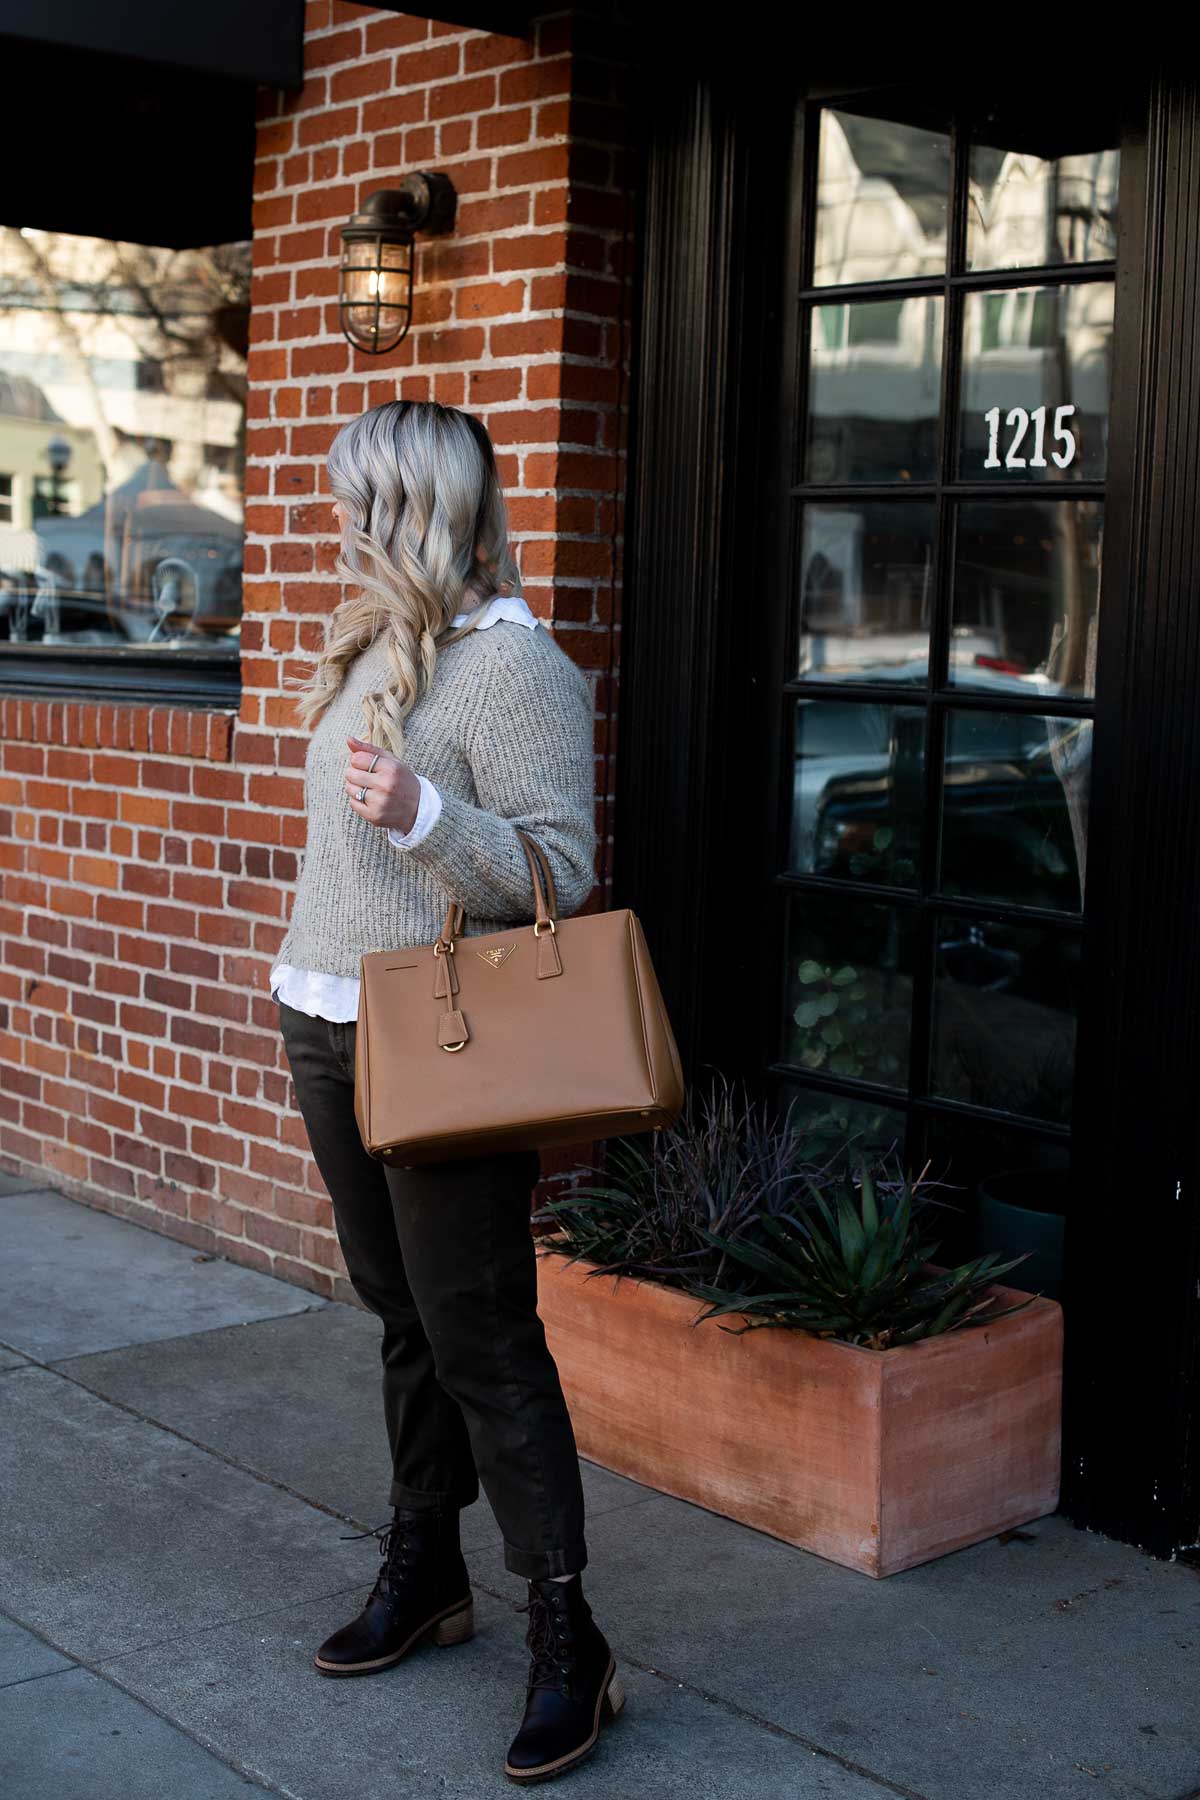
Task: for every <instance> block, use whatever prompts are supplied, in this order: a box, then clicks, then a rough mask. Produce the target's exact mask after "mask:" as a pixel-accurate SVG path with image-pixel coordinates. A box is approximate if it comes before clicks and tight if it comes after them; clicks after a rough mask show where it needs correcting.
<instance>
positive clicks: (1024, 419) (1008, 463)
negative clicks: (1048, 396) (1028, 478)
mask: <svg viewBox="0 0 1200 1800" xmlns="http://www.w3.org/2000/svg"><path fill="white" fill-rule="evenodd" d="M1004 423H1005V424H1006V425H1015V426H1016V428H1017V430H1016V435H1015V437H1014V438H1013V441H1012V443H1011V444H1010V445H1009V446H1008V455H1007V456H1006V457H1005V458H1004V466H1005V468H1006V469H1023V468H1024V467H1025V458H1024V457H1023V456H1018V455H1017V451H1018V449H1019V448H1020V444H1021V439H1022V438H1023V437H1024V436H1025V433H1026V432H1027V431H1028V430H1029V414H1028V413H1027V412H1026V411H1025V408H1024V407H1023V406H1014V407H1013V409H1012V411H1011V412H1010V413H1009V415H1008V417H1007V419H1005V421H1004Z"/></svg>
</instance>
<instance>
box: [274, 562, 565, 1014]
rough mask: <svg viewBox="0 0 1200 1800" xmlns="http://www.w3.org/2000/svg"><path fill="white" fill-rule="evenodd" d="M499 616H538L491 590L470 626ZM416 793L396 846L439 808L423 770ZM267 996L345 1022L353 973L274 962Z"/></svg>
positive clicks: (460, 616) (525, 621)
mask: <svg viewBox="0 0 1200 1800" xmlns="http://www.w3.org/2000/svg"><path fill="white" fill-rule="evenodd" d="M470 616H471V615H470V613H469V612H460V613H455V615H454V618H453V619H452V620H451V624H452V625H465V624H466V622H467V620H468V619H469V618H470ZM499 619H508V620H509V621H510V622H511V623H513V624H515V625H526V626H528V627H529V628H530V630H533V629H534V628H535V627H536V625H537V623H538V621H537V618H536V617H535V616H534V614H533V613H532V612H530V610H529V607H528V606H527V605H526V603H525V601H524V600H523V599H522V597H521V595H520V594H497V595H496V597H495V599H494V600H492V601H490V602H489V604H488V608H487V611H486V612H485V613H484V615H483V617H482V618H481V619H480V621H479V623H478V625H476V627H475V629H476V631H486V630H487V628H488V626H489V625H495V624H496V622H497V620H499ZM417 780H418V782H419V784H420V789H421V797H420V800H419V802H418V804H417V816H416V818H415V819H414V820H413V823H412V829H411V830H410V831H406V832H401V831H392V830H391V829H390V828H389V830H388V834H387V835H388V842H389V844H394V845H395V847H396V849H397V850H411V849H412V847H413V845H414V844H419V843H420V842H421V839H422V838H423V837H425V835H426V834H427V833H428V832H430V831H432V830H433V828H434V826H435V825H436V824H437V822H438V820H439V818H440V817H441V813H442V796H441V795H440V794H439V793H438V791H437V789H436V788H435V787H434V785H433V783H432V782H431V781H427V780H426V779H425V777H424V775H418V777H417ZM270 983H271V998H272V999H273V1000H282V1001H283V1002H284V1003H285V1004H286V1005H288V1006H294V1007H295V1009H296V1011H297V1012H305V1013H309V1014H311V1015H312V1016H313V1017H314V1018H318V1019H334V1020H338V1021H343V1022H344V1021H345V1020H348V1019H357V1017H358V977H357V976H346V975H328V974H326V973H325V971H324V970H323V969H298V968H296V967H295V966H294V965H293V964H291V963H276V964H275V967H274V968H273V969H272V970H271V975H270Z"/></svg>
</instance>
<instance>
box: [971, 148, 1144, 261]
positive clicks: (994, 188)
mask: <svg viewBox="0 0 1200 1800" xmlns="http://www.w3.org/2000/svg"><path fill="white" fill-rule="evenodd" d="M998 135H999V136H1000V137H1002V136H1003V133H1002V132H1001V133H1000V134H997V132H996V130H995V128H994V127H991V128H989V126H988V124H987V123H984V124H983V125H981V127H980V130H979V134H978V136H979V140H980V141H977V142H975V143H974V144H972V146H971V153H970V171H969V177H968V180H969V194H968V201H967V267H968V269H1024V268H1036V267H1037V266H1038V265H1039V264H1041V263H1087V262H1105V261H1109V260H1111V259H1112V258H1113V257H1115V256H1116V253H1117V184H1118V180H1119V178H1120V167H1121V165H1120V153H1119V152H1118V151H1116V150H1110V149H1098V150H1084V151H1081V152H1079V153H1077V154H1072V155H1062V156H1057V157H1054V156H1038V155H1035V154H1033V152H1032V151H1030V150H1027V149H1018V148H1009V147H1008V146H1007V145H1006V144H1005V143H1003V142H1002V141H996V140H997V136H998Z"/></svg>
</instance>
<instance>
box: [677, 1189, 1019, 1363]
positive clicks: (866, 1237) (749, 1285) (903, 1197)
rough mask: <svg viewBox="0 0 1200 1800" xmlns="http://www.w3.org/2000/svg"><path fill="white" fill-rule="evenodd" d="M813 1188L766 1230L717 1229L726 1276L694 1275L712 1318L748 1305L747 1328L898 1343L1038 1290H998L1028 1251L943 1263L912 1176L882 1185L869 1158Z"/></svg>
mask: <svg viewBox="0 0 1200 1800" xmlns="http://www.w3.org/2000/svg"><path fill="white" fill-rule="evenodd" d="M808 1199H809V1204H808V1205H807V1206H806V1207H805V1208H804V1209H803V1210H797V1211H795V1212H794V1213H792V1214H791V1215H790V1216H789V1217H766V1216H764V1217H763V1218H762V1219H761V1220H759V1221H758V1222H757V1223H758V1225H759V1226H760V1227H761V1229H759V1230H755V1231H743V1232H741V1233H739V1234H725V1235H722V1234H720V1233H717V1232H709V1233H708V1234H707V1235H708V1237H709V1241H710V1242H711V1244H712V1245H713V1248H714V1249H717V1250H719V1251H720V1252H721V1257H722V1272H723V1273H724V1274H725V1276H726V1279H725V1281H724V1282H723V1283H722V1282H720V1281H716V1282H712V1283H693V1284H691V1286H690V1290H689V1291H690V1292H692V1293H694V1294H696V1295H697V1296H698V1297H699V1298H700V1299H705V1300H708V1301H710V1302H711V1305H710V1306H709V1309H708V1311H707V1312H705V1313H703V1314H701V1319H711V1318H716V1317H718V1316H719V1315H722V1314H728V1313H735V1312H736V1313H741V1314H743V1315H745V1316H746V1323H745V1324H743V1325H742V1326H740V1327H738V1328H737V1329H739V1330H741V1331H749V1330H752V1329H754V1328H755V1327H756V1326H763V1325H789V1326H793V1327H795V1326H799V1327H800V1328H801V1329H803V1330H805V1331H811V1332H814V1333H816V1334H817V1335H819V1336H823V1337H836V1338H839V1339H841V1340H842V1341H843V1342H845V1343H850V1344H861V1345H863V1346H864V1347H865V1348H867V1349H870V1350H886V1349H890V1348H892V1347H894V1346H896V1345H900V1344H911V1343H915V1342H916V1341H917V1340H918V1339H920V1338H929V1337H937V1336H939V1335H940V1334H941V1333H942V1332H946V1331H953V1330H956V1329H958V1328H960V1327H962V1326H964V1325H970V1324H977V1323H984V1322H988V1323H990V1322H991V1321H992V1320H994V1319H999V1318H1003V1317H1004V1316H1005V1315H1006V1314H1007V1313H1010V1312H1017V1311H1019V1310H1020V1309H1021V1308H1022V1307H1024V1306H1027V1305H1029V1302H1030V1300H1031V1299H1032V1298H1033V1296H1032V1295H1030V1296H1027V1297H1026V1298H1025V1299H1022V1300H1020V1301H1017V1302H1015V1303H1014V1304H1013V1305H1011V1306H1000V1305H999V1304H998V1302H997V1300H996V1297H995V1295H994V1294H993V1293H992V1291H991V1290H992V1288H993V1286H994V1285H995V1284H996V1283H997V1282H998V1281H999V1279H1000V1277H1001V1276H1003V1275H1006V1274H1008V1272H1009V1271H1010V1270H1011V1269H1015V1268H1016V1266H1017V1264H1018V1263H1020V1262H1024V1260H1025V1258H1024V1256H1018V1257H1014V1258H1013V1259H1012V1260H1010V1261H1008V1262H1003V1261H1001V1259H1000V1257H999V1255H998V1254H997V1253H995V1252H989V1253H988V1254H987V1255H986V1256H981V1257H976V1258H975V1259H974V1260H973V1261H971V1262H967V1263H963V1264H961V1265H960V1266H959V1267H958V1268H956V1269H940V1268H938V1267H937V1266H936V1264H935V1263H934V1262H933V1261H932V1259H933V1257H934V1256H935V1254H936V1251H937V1243H936V1240H934V1239H933V1238H932V1237H929V1236H927V1234H926V1231H927V1225H928V1219H929V1206H930V1203H929V1201H928V1200H927V1199H925V1198H924V1197H923V1196H922V1195H921V1194H920V1193H919V1192H918V1191H917V1189H916V1188H915V1187H914V1185H913V1184H912V1183H911V1182H908V1181H904V1182H900V1183H899V1184H896V1185H893V1186H890V1187H889V1186H880V1185H879V1184H877V1182H876V1180H875V1178H874V1177H873V1175H872V1173H871V1171H870V1170H869V1169H867V1168H863V1169H861V1170H860V1172H859V1173H858V1176H857V1178H855V1177H854V1176H853V1175H852V1174H851V1172H850V1171H849V1170H848V1169H847V1170H844V1171H843V1172H842V1174H841V1177H840V1179H839V1181H838V1183H837V1185H836V1187H835V1188H834V1190H833V1191H832V1193H829V1192H822V1191H821V1190H820V1189H819V1188H817V1187H815V1186H813V1187H811V1189H810V1191H809V1196H808ZM726 1329H729V1328H728V1327H726Z"/></svg>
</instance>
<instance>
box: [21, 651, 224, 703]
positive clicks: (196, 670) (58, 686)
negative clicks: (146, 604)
mask: <svg viewBox="0 0 1200 1800" xmlns="http://www.w3.org/2000/svg"><path fill="white" fill-rule="evenodd" d="M92 650H93V646H84V647H82V648H80V649H77V650H73V649H71V648H70V647H69V646H68V645H62V646H58V645H51V646H47V647H46V648H43V647H42V646H41V645H36V644H35V645H31V646H29V649H28V652H27V653H26V651H25V649H24V648H23V647H21V646H17V647H13V646H11V645H8V644H5V645H2V646H0V695H4V694H9V695H12V696H14V697H15V698H20V699H30V700H47V699H49V700H109V701H112V702H114V703H117V704H126V705H144V706H186V707H191V708H193V709H194V710H196V711H204V710H208V711H214V710H215V711H221V712H228V711H229V710H230V709H231V708H232V709H233V710H235V711H236V709H237V707H238V706H239V705H240V704H241V693H242V673H241V670H242V659H241V655H240V653H239V651H237V650H228V651H225V652H223V653H217V652H214V651H211V650H171V651H168V652H167V653H166V654H165V655H159V656H155V655H154V654H153V653H151V652H148V651H145V650H138V649H136V648H135V649H131V650H128V651H126V650H113V651H110V652H109V653H108V655H107V656H106V657H105V658H104V659H103V660H101V659H100V658H98V657H96V656H95V655H94V654H92Z"/></svg>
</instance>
